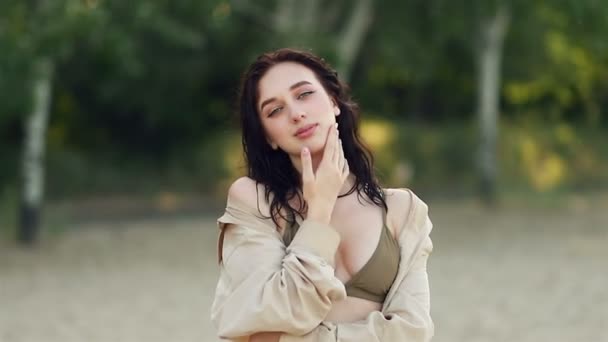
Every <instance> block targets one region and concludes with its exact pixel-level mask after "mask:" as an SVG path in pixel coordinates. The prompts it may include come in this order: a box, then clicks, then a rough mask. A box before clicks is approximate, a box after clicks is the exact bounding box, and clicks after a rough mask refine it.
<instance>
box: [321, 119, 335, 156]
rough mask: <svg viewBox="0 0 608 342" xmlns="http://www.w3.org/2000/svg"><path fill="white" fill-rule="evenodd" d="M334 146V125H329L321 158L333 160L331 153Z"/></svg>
mask: <svg viewBox="0 0 608 342" xmlns="http://www.w3.org/2000/svg"><path fill="white" fill-rule="evenodd" d="M335 148H336V126H334V125H331V126H330V127H329V131H328V132H327V140H325V148H324V149H323V160H326V161H327V162H331V161H333V158H334V156H333V154H334V150H335Z"/></svg>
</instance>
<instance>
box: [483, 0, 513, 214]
mask: <svg viewBox="0 0 608 342" xmlns="http://www.w3.org/2000/svg"><path fill="white" fill-rule="evenodd" d="M508 26H509V12H508V8H506V7H504V6H501V7H499V8H498V9H497V11H496V13H495V15H494V16H492V17H491V18H487V20H485V21H482V23H481V32H480V37H481V44H480V46H479V49H478V51H477V53H478V55H477V73H478V83H477V94H478V104H477V105H478V108H477V112H478V118H479V130H480V138H481V141H480V145H479V156H478V162H479V171H480V176H481V192H482V196H483V198H484V199H485V200H486V201H487V202H488V203H489V204H491V203H493V202H494V201H495V199H496V181H497V173H498V165H497V157H496V153H497V139H498V113H499V100H500V84H501V74H500V71H501V62H502V49H503V43H504V39H505V35H506V33H507V29H508Z"/></svg>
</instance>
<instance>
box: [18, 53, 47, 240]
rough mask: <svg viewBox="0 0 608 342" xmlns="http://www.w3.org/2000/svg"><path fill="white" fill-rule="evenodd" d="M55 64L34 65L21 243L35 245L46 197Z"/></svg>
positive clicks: (25, 151) (39, 62)
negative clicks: (45, 163)
mask: <svg viewBox="0 0 608 342" xmlns="http://www.w3.org/2000/svg"><path fill="white" fill-rule="evenodd" d="M52 77H53V64H52V62H51V59H49V58H39V59H38V60H36V61H35V62H34V65H33V78H32V107H31V112H30V114H29V116H28V117H27V119H26V121H25V127H24V128H25V129H24V131H25V137H24V139H25V140H24V144H23V156H22V158H23V159H22V179H23V189H22V191H23V193H22V203H21V213H20V223H19V232H18V240H19V241H20V242H22V243H25V244H30V243H33V242H35V240H36V236H37V232H38V226H39V218H40V211H41V207H42V201H43V197H44V151H45V147H46V132H47V127H48V117H49V111H50V105H51V92H52Z"/></svg>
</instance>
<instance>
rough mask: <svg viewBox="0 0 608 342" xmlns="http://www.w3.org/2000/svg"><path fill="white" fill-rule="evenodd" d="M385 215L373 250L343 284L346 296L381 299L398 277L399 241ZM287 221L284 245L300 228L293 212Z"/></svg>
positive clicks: (378, 300)
mask: <svg viewBox="0 0 608 342" xmlns="http://www.w3.org/2000/svg"><path fill="white" fill-rule="evenodd" d="M290 216H291V215H290ZM385 216H386V215H383V217H382V219H383V222H382V232H381V233H380V239H379V241H378V245H377V246H376V249H375V250H374V253H373V254H372V256H371V257H370V258H369V260H368V261H367V263H365V265H364V266H363V267H362V268H361V270H359V272H357V273H356V274H355V275H353V276H352V278H351V279H350V280H349V281H348V282H347V283H346V284H344V286H345V288H346V294H347V295H348V296H351V297H357V298H363V299H367V300H371V301H373V302H376V303H384V299H385V298H386V295H387V293H388V291H389V290H390V288H391V286H392V285H393V282H394V281H395V278H396V277H397V271H398V270H399V261H400V250H399V242H398V241H397V240H396V239H395V238H394V237H393V234H391V232H390V230H389V229H388V227H387V225H386V218H385ZM290 221H291V222H292V223H291V225H290V226H289V229H288V230H287V232H285V234H284V236H283V239H284V241H285V244H286V245H289V243H291V240H292V239H293V236H295V233H296V232H297V230H298V228H299V225H298V223H297V221H296V220H295V219H294V218H293V216H291V217H290Z"/></svg>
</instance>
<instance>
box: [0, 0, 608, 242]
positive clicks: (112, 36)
mask: <svg viewBox="0 0 608 342" xmlns="http://www.w3.org/2000/svg"><path fill="white" fill-rule="evenodd" d="M0 13H1V14H0V51H1V52H2V53H0V140H1V143H0V194H2V195H3V196H4V197H9V196H10V197H17V198H19V199H20V201H22V202H23V203H26V204H25V205H24V206H22V220H23V217H31V213H29V214H28V212H29V211H32V210H33V211H34V212H35V211H36V209H31V210H30V209H27V208H28V206H29V207H32V208H36V207H38V206H39V203H40V201H42V198H43V197H44V196H43V194H44V192H43V191H42V189H46V192H47V197H51V198H65V197H68V196H78V195H82V194H90V193H99V194H107V193H116V192H125V191H131V192H146V191H157V190H159V189H167V188H169V189H172V190H176V191H194V192H209V191H211V192H213V191H216V190H218V189H223V188H224V187H225V185H226V182H228V181H229V180H230V179H232V178H233V177H234V176H236V175H237V174H238V173H242V172H243V170H242V169H239V168H238V166H239V160H240V156H239V152H240V151H239V144H240V137H239V135H238V132H237V131H235V125H234V124H235V122H236V120H235V116H234V115H233V114H234V102H235V97H236V92H237V86H238V81H239V78H240V75H241V73H242V71H243V70H244V68H245V67H246V66H247V65H248V64H249V63H250V62H251V61H252V60H253V59H254V58H255V57H256V56H257V55H259V54H260V53H262V52H264V51H267V50H271V49H276V48H280V47H285V46H292V47H297V48H303V49H312V50H313V51H314V52H315V53H317V54H319V55H321V56H323V57H325V59H327V60H328V61H330V62H331V63H332V64H333V65H334V66H335V67H336V68H337V70H338V71H339V73H340V75H341V76H342V78H344V79H346V80H348V81H349V83H350V85H351V87H352V90H353V94H354V96H355V99H356V100H357V101H358V102H359V104H360V105H361V107H362V109H363V119H364V125H363V132H364V134H365V136H366V138H367V140H368V141H369V143H370V145H371V146H372V148H373V149H374V150H375V152H376V156H377V160H378V168H379V170H380V175H381V177H382V180H383V181H384V182H385V183H386V184H388V185H390V186H412V185H414V186H416V187H418V188H422V189H427V190H429V191H439V192H449V191H455V192H463V193H470V192H473V191H474V190H473V189H477V188H479V185H480V184H481V189H482V194H484V196H486V200H488V201H491V200H492V199H493V198H495V195H496V193H497V191H498V190H497V185H498V186H500V187H501V188H502V189H507V188H508V189H512V188H522V189H527V188H531V189H535V190H539V191H546V190H551V189H561V188H564V189H580V188H592V187H596V186H598V185H604V186H605V185H606V184H608V177H607V176H606V175H608V158H607V157H606V156H608V147H607V145H608V139H607V138H606V132H607V127H608V113H607V112H606V109H605V108H606V107H607V105H608V97H607V96H606V94H608V40H606V39H605V36H606V35H607V34H608V2H605V1H601V0H553V1H542V0H536V1H523V0H490V1H482V0H475V1H448V0H429V1H417V0H413V1H377V0H348V1H347V0H334V1H327V0H308V1H295V0H281V1H277V0H260V1H255V2H253V1H246V0H231V1H220V0H196V1H195V0H172V1H163V0H154V1H138V0H137V1H136V0H134V1H118V0H54V1H43V0H28V1H23V0H3V1H2V2H1V3H0ZM499 171H500V172H499ZM45 179H46V186H45V185H44V184H45V181H44V180H45ZM27 203H30V205H28V204H27ZM23 208H25V209H23ZM24 210H25V211H24ZM34 216H35V215H34ZM25 220H26V221H27V219H25ZM34 221H35V219H34ZM32 224H35V222H34V223H32ZM24 238H25V239H27V237H24Z"/></svg>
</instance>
